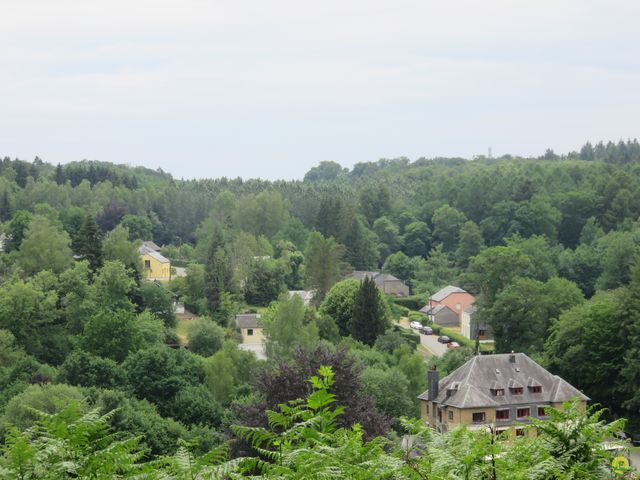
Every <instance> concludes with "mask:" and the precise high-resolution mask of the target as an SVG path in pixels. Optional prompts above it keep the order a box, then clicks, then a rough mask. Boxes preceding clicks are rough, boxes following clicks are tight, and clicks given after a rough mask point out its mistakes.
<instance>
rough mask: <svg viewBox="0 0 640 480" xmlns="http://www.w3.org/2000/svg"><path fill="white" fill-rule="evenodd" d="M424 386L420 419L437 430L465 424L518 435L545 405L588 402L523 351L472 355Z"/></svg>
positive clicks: (435, 374) (430, 378) (543, 415)
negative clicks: (443, 376) (452, 369)
mask: <svg viewBox="0 0 640 480" xmlns="http://www.w3.org/2000/svg"><path fill="white" fill-rule="evenodd" d="M427 382H428V388H429V389H428V390H427V391H425V392H424V393H423V394H421V395H420V396H418V398H419V399H420V416H421V418H422V420H423V422H424V423H425V425H427V426H430V427H431V428H433V429H434V430H436V431H438V432H446V431H449V430H452V429H454V428H456V427H458V426H460V425H467V426H468V427H470V428H491V429H492V430H493V431H495V432H496V433H497V434H503V433H505V434H506V435H508V436H509V437H512V436H521V435H525V434H526V429H525V428H524V427H525V425H526V424H527V423H528V422H529V419H530V418H537V419H542V420H544V419H545V418H546V417H547V415H546V412H545V408H546V407H553V408H558V409H559V408H562V404H563V402H566V401H571V400H573V399H575V398H577V399H578V400H579V402H580V403H581V405H582V406H583V407H584V406H586V402H587V401H588V400H589V397H587V396H585V395H584V394H583V393H582V392H580V391H579V390H577V389H576V388H574V387H573V386H571V385H570V384H569V383H568V382H566V381H565V380H563V379H562V378H560V377H558V376H557V375H553V374H552V373H550V372H549V371H547V370H545V369H544V368H543V367H541V366H540V365H538V364H537V363H536V362H534V361H533V360H531V359H530V358H529V357H527V356H526V355H525V354H523V353H511V354H500V355H476V356H475V357H473V358H472V359H470V360H469V361H467V363H465V364H464V365H462V366H461V367H460V368H458V369H457V370H455V371H454V372H452V373H451V374H450V375H448V376H446V377H445V378H443V379H442V380H440V379H439V374H438V372H437V371H436V370H431V371H429V373H428V377H427ZM530 434H531V435H533V431H531V433H530Z"/></svg>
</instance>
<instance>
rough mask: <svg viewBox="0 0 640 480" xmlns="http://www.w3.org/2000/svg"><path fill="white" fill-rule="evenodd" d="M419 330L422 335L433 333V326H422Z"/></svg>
mask: <svg viewBox="0 0 640 480" xmlns="http://www.w3.org/2000/svg"><path fill="white" fill-rule="evenodd" d="M419 330H420V333H421V334H422V335H433V328H431V327H422V328H420V329H419Z"/></svg>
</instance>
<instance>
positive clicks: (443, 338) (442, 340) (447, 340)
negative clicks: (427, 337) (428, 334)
mask: <svg viewBox="0 0 640 480" xmlns="http://www.w3.org/2000/svg"><path fill="white" fill-rule="evenodd" d="M438 341H439V342H440V343H450V342H451V339H450V338H449V337H447V336H446V335H440V336H439V337H438Z"/></svg>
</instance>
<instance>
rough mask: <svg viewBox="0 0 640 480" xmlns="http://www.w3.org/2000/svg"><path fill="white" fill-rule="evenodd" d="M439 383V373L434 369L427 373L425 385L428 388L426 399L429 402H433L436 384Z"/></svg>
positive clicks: (435, 395)
mask: <svg viewBox="0 0 640 480" xmlns="http://www.w3.org/2000/svg"><path fill="white" fill-rule="evenodd" d="M439 382H440V372H438V370H436V367H435V365H434V367H433V368H432V369H431V370H429V371H428V372H427V385H428V388H429V394H428V396H427V398H428V399H429V400H435V399H436V397H437V396H438V383H439Z"/></svg>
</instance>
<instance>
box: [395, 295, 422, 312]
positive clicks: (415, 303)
mask: <svg viewBox="0 0 640 480" xmlns="http://www.w3.org/2000/svg"><path fill="white" fill-rule="evenodd" d="M391 298H392V301H393V302H394V303H395V304H396V305H401V306H403V307H405V308H408V309H409V310H420V309H421V308H422V307H424V306H425V304H426V303H427V302H426V301H425V299H424V296H422V295H411V296H409V297H391Z"/></svg>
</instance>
